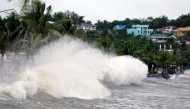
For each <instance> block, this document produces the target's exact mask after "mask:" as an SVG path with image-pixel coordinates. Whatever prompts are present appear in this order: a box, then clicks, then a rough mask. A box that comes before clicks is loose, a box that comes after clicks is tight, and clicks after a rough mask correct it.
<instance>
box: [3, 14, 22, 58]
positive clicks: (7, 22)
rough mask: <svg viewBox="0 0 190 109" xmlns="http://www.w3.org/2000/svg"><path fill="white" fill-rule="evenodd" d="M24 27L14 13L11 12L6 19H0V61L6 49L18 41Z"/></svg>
mask: <svg viewBox="0 0 190 109" xmlns="http://www.w3.org/2000/svg"><path fill="white" fill-rule="evenodd" d="M24 29H25V28H24V27H23V25H22V23H21V21H20V20H19V17H18V15H17V14H16V13H14V12H12V13H11V14H10V15H9V16H8V17H7V18H6V19H3V20H2V18H0V33H1V34H0V42H1V43H0V48H1V54H2V59H3V57H4V54H5V51H6V49H7V48H8V47H9V46H10V45H12V44H13V43H14V42H15V41H16V40H19V39H20V36H21V34H22V33H23V31H24Z"/></svg>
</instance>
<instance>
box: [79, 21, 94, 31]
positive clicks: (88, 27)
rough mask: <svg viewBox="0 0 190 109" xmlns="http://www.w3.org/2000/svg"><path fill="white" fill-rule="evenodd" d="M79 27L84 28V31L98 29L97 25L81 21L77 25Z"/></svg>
mask: <svg viewBox="0 0 190 109" xmlns="http://www.w3.org/2000/svg"><path fill="white" fill-rule="evenodd" d="M77 29H83V30H84V31H89V30H96V26H95V25H92V24H88V23H81V24H80V25H77Z"/></svg>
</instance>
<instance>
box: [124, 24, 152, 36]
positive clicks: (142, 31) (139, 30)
mask: <svg viewBox="0 0 190 109" xmlns="http://www.w3.org/2000/svg"><path fill="white" fill-rule="evenodd" d="M152 32H153V29H149V25H132V28H129V29H127V34H134V36H138V35H143V36H149V35H150V34H151V33H152Z"/></svg>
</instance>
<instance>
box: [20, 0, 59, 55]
mask: <svg viewBox="0 0 190 109" xmlns="http://www.w3.org/2000/svg"><path fill="white" fill-rule="evenodd" d="M45 11H46V13H45ZM51 11H52V7H51V6H48V7H47V8H45V3H44V2H41V1H40V0H33V1H32V3H31V5H29V6H28V7H27V10H26V11H25V12H24V15H23V16H22V18H23V21H24V23H25V24H26V25H27V32H26V34H25V37H24V38H23V39H22V42H23V44H24V45H23V46H24V48H25V49H26V52H27V58H29V56H31V58H33V54H34V52H35V51H36V50H37V48H39V47H40V46H43V45H45V44H47V43H49V42H51V41H53V40H55V39H57V38H59V37H62V35H61V34H60V33H59V32H58V31H56V30H55V29H54V26H55V25H54V23H50V22H49V18H50V16H51V15H50V14H51Z"/></svg>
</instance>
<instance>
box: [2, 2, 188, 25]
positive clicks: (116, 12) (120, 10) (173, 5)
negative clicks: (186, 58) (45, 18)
mask: <svg viewBox="0 0 190 109" xmlns="http://www.w3.org/2000/svg"><path fill="white" fill-rule="evenodd" d="M13 1H14V2H6V0H0V11H1V10H6V9H10V8H14V9H16V10H17V11H18V10H19V9H18V5H15V2H16V1H18V0H13ZM43 1H45V2H46V6H49V5H52V8H53V12H58V11H65V10H69V11H74V12H75V13H77V14H79V15H82V16H85V18H84V19H85V20H90V21H92V22H93V23H96V22H97V20H107V21H113V20H124V19H125V18H147V17H149V16H152V17H153V18H155V17H159V16H161V15H165V16H167V17H168V18H169V19H176V18H178V17H179V16H180V15H182V14H187V13H190V0H43ZM0 15H1V16H3V17H4V16H6V14H4V13H0Z"/></svg>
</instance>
